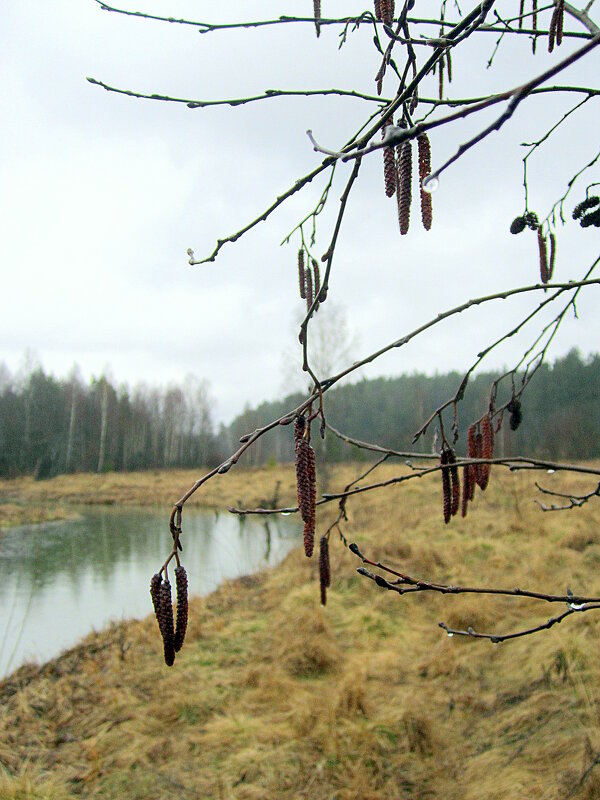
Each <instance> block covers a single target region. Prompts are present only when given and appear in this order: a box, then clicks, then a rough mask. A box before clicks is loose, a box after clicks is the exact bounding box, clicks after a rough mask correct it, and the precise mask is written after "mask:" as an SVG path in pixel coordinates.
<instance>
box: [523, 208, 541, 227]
mask: <svg viewBox="0 0 600 800" xmlns="http://www.w3.org/2000/svg"><path fill="white" fill-rule="evenodd" d="M525 223H526V225H527V227H528V228H530V229H531V230H532V231H537V229H538V228H539V227H540V221H539V220H538V215H537V214H536V213H535V211H528V212H527V214H525Z"/></svg>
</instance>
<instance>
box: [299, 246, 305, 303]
mask: <svg viewBox="0 0 600 800" xmlns="http://www.w3.org/2000/svg"><path fill="white" fill-rule="evenodd" d="M298 283H299V285H300V297H301V298H302V300H306V275H305V274H304V250H303V249H302V248H300V250H298Z"/></svg>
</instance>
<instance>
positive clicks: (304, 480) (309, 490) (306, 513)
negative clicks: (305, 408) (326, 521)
mask: <svg viewBox="0 0 600 800" xmlns="http://www.w3.org/2000/svg"><path fill="white" fill-rule="evenodd" d="M294 461H295V465H296V487H297V490H298V509H299V511H300V516H301V517H302V522H303V523H304V552H305V554H306V556H307V558H310V557H311V556H312V554H313V550H314V546H315V524H316V510H315V506H316V502H317V472H316V466H315V451H314V450H313V448H312V446H311V444H310V424H308V423H307V422H306V419H305V418H304V417H303V416H301V415H300V416H298V417H296V420H295V422H294ZM319 581H320V584H321V603H322V604H323V605H325V604H326V603H327V587H328V586H329V584H330V582H331V572H330V568H329V539H328V535H325V536H321V539H320V541H319Z"/></svg>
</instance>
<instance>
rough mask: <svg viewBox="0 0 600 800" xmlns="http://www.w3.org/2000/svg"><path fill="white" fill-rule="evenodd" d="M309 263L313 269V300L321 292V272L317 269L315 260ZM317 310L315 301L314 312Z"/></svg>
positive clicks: (317, 305) (317, 306) (317, 265)
mask: <svg viewBox="0 0 600 800" xmlns="http://www.w3.org/2000/svg"><path fill="white" fill-rule="evenodd" d="M311 263H312V268H313V282H314V295H315V299H317V298H318V297H319V292H320V291H321V270H320V269H319V262H318V261H317V260H316V259H315V258H313V259H311ZM318 308H319V302H318V301H317V303H316V305H315V311H317V310H318Z"/></svg>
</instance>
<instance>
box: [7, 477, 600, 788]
mask: <svg viewBox="0 0 600 800" xmlns="http://www.w3.org/2000/svg"><path fill="white" fill-rule="evenodd" d="M386 469H387V470H388V471H387V473H386V472H385V470H384V471H383V474H388V475H389V474H392V471H393V467H390V468H389V469H388V468H387V467H386ZM350 472H351V469H350V468H349V467H345V468H343V469H341V470H340V471H339V472H338V478H337V482H343V481H344V480H346V478H347V476H348V474H350ZM340 473H343V474H340ZM232 477H233V474H232ZM278 477H280V478H281V479H282V481H283V484H282V491H283V488H285V489H286V491H287V488H286V487H287V484H289V483H290V480H291V479H292V476H291V474H289V473H288V471H286V470H283V471H282V473H281V474H280V473H279V472H277V473H274V472H271V473H270V474H269V473H267V471H264V470H263V471H249V472H246V473H244V472H238V473H237V475H236V476H235V480H236V481H237V482H238V483H237V484H236V485H235V489H234V490H233V492H232V494H233V496H234V498H235V499H237V497H236V495H237V494H238V492H239V497H240V498H244V499H248V498H250V499H252V495H254V497H256V496H257V494H261V493H263V492H264V493H265V494H264V496H265V497H268V487H267V483H266V479H267V478H269V479H270V481H271V482H272V483H273V484H274V482H275V480H276V479H277V478H278ZM259 479H260V481H262V484H260V483H259V484H258V485H260V486H261V487H262V488H260V490H258V489H257V485H256V484H255V486H254V487H253V486H252V482H253V481H258V480H259ZM65 480H67V479H65ZM69 480H73V479H69ZM244 481H246V482H247V483H246V486H244ZM186 482H187V481H186ZM53 483H54V482H49V483H47V484H44V485H43V486H44V487H48V486H51V485H52V484H53ZM544 483H545V485H550V484H551V485H556V486H559V485H560V486H562V487H563V488H566V487H568V488H569V490H571V491H575V490H576V489H577V488H580V489H582V490H585V488H586V483H587V482H586V481H582V480H581V479H580V478H577V477H576V476H560V475H552V476H546V479H545V481H544ZM532 484H533V481H532V479H531V478H530V477H529V476H528V475H526V474H524V473H520V474H519V473H517V474H515V475H512V476H508V475H505V474H502V473H501V472H500V471H499V470H495V471H494V472H493V474H492V479H491V481H490V486H489V488H488V490H487V491H486V493H485V494H481V493H479V492H478V495H477V498H476V501H475V504H474V506H473V507H472V508H471V510H470V512H469V516H468V517H467V519H466V520H453V521H452V523H451V524H450V525H449V526H445V525H444V524H443V522H442V518H441V497H440V494H441V492H440V487H439V486H438V484H437V482H435V481H431V480H430V481H429V482H423V481H415V482H413V483H410V484H407V485H405V486H404V487H402V488H401V489H399V488H395V489H394V488H390V489H385V490H382V491H380V492H378V493H373V494H371V495H370V496H369V495H364V496H360V497H357V498H355V499H354V500H353V501H351V502H349V504H348V511H349V515H350V522H349V524H348V525H347V526H346V529H345V530H346V534H347V535H348V537H349V540H350V541H352V540H356V541H357V542H359V543H360V545H361V547H362V548H363V549H364V552H365V553H367V554H369V555H371V556H373V557H375V558H381V559H382V560H388V561H390V562H394V563H395V564H397V565H398V566H404V568H405V569H406V570H407V571H410V572H411V573H412V574H416V575H420V576H423V577H428V578H431V579H436V580H440V581H448V580H452V581H453V582H469V583H472V584H474V583H478V582H485V583H487V584H495V585H506V586H515V585H521V586H524V587H525V586H526V587H532V588H539V587H541V588H547V589H551V590H557V591H564V590H565V588H566V586H567V584H569V585H570V586H571V588H572V589H573V590H574V591H578V590H586V591H590V592H596V593H600V571H599V569H598V566H599V564H600V543H599V542H598V540H597V537H596V532H597V531H598V530H599V523H600V506H599V505H598V504H596V505H595V506H594V505H593V504H588V506H586V507H585V508H583V509H580V510H576V511H571V512H568V513H567V514H562V515H561V514H542V513H541V512H540V511H539V510H538V509H537V507H536V506H535V505H534V503H533V500H532V498H533V496H534V491H533V488H532ZM184 485H185V484H184ZM223 485H225V482H224V481H223ZM170 488H171V491H170V492H169V493H168V497H169V500H172V499H173V495H172V488H173V484H171V487H170ZM111 491H112V490H111ZM115 491H116V490H115ZM165 494H166V492H165ZM175 494H177V491H176V492H175ZM284 497H285V494H284ZM57 499H58V495H57ZM230 499H231V498H230V497H228V498H227V499H226V502H227V501H229V500H230ZM332 513H333V509H331V510H329V511H327V512H325V513H323V514H322V515H321V520H320V526H321V525H323V524H324V523H325V521H326V519H325V518H326V517H327V516H331V514H332ZM184 524H185V520H184ZM314 561H315V560H314V559H312V560H311V561H309V560H307V559H306V558H305V557H304V555H303V553H302V552H301V551H300V549H298V550H297V551H295V552H293V553H292V554H290V556H289V557H288V558H287V559H286V561H285V562H284V563H283V564H282V565H281V566H280V567H278V568H277V569H275V570H273V571H270V572H265V573H263V574H260V575H258V576H254V577H252V578H245V579H240V580H238V581H235V582H230V583H227V584H225V585H223V586H222V587H221V588H220V589H219V590H218V591H217V592H215V593H214V594H212V595H210V596H208V597H206V598H201V599H195V600H194V601H193V602H192V603H191V608H190V614H191V620H190V622H191V624H190V630H189V640H188V641H187V642H186V645H185V647H184V649H183V651H182V652H181V653H180V655H179V656H178V660H177V664H176V666H175V667H174V668H173V669H168V668H166V667H165V666H164V665H163V664H162V659H161V647H160V642H159V635H158V631H157V629H156V622H155V621H154V619H152V618H148V619H146V620H144V621H142V622H131V623H125V624H123V625H119V626H117V627H113V628H112V629H110V630H108V631H105V632H102V633H99V634H94V635H92V636H90V637H89V638H88V639H87V640H86V641H85V642H84V643H83V644H82V645H80V646H79V647H77V648H75V649H74V650H71V651H69V652H68V653H66V654H64V655H63V656H61V657H60V658H59V659H57V660H55V661H53V662H51V663H49V664H47V665H46V666H44V667H42V668H41V669H38V668H33V667H23V668H22V669H20V670H19V671H17V672H16V673H15V674H14V675H13V676H11V677H10V678H9V679H8V680H6V681H5V682H4V683H3V684H0V698H1V703H0V714H1V715H2V719H1V723H0V763H1V764H2V765H4V769H5V770H6V774H5V775H4V776H1V777H0V798H5V797H6V798H15V799H16V798H36V799H37V798H40V800H49V798H54V797H56V798H59V799H60V800H62V798H64V797H67V798H74V797H80V796H85V797H97V798H114V797H119V798H124V800H133V798H144V799H145V800H146V799H148V800H152V799H153V798H161V800H163V798H165V797H173V798H175V797H177V798H186V797H194V798H195V797H199V798H228V799H229V798H234V799H235V800H255V799H256V800H258V799H259V798H260V800H276V799H279V798H284V800H287V798H289V799H290V800H291V798H303V797H306V798H309V797H310V798H311V800H326V799H327V800H329V799H330V798H336V800H351V799H355V798H361V800H383V798H385V800H400V799H401V798H402V799H404V798H439V799H440V800H441V799H442V798H443V799H444V800H476V799H477V800H481V798H485V799H486V800H500V799H502V800H504V798H506V800H508V799H509V798H510V799H511V800H512V799H513V798H515V797H521V796H522V797H543V798H544V800H559V798H560V800H564V798H568V797H575V798H581V799H583V798H586V799H588V798H593V797H598V796H599V794H600V767H596V768H594V766H593V765H594V764H595V761H596V759H597V757H598V753H600V725H599V709H600V691H599V687H600V660H599V659H598V650H599V646H600V618H598V617H594V616H593V614H592V613H590V614H588V615H581V616H576V617H575V618H570V619H569V620H568V621H566V622H565V623H563V625H561V626H559V627H557V628H554V629H553V630H552V631H550V632H548V633H545V634H540V635H538V636H537V637H529V638H525V639H522V640H517V641H515V642H513V643H511V644H509V643H505V644H502V645H492V644H490V643H487V642H474V641H469V640H463V639H458V638H456V637H455V638H453V639H449V638H448V637H447V636H445V635H443V634H442V633H441V632H440V630H439V629H438V627H437V622H438V621H440V620H444V621H446V622H449V623H452V624H455V625H459V626H467V625H473V626H474V627H481V628H483V629H485V630H494V631H498V632H503V631H507V630H509V629H512V628H515V627H521V626H527V625H529V624H531V623H534V622H538V621H543V620H544V619H546V618H547V617H548V616H549V615H550V614H551V613H552V612H551V609H550V608H547V607H546V606H544V605H543V604H539V603H538V604H535V603H533V602H526V603H523V602H521V601H518V600H516V599H510V598H509V599H504V600H503V599H500V600H498V601H495V600H493V599H490V598H473V597H472V596H471V597H434V596H428V595H419V596H406V597H404V598H399V597H397V596H396V595H394V594H392V593H389V592H385V591H382V590H380V589H378V588H377V587H375V586H374V585H373V584H372V583H371V582H369V581H367V580H366V579H363V578H360V577H359V576H358V575H357V574H356V572H355V569H356V566H357V560H356V558H355V557H354V556H352V555H351V554H350V553H349V552H348V551H347V550H344V549H343V547H342V546H341V543H340V542H338V541H332V545H331V561H332V587H331V591H330V594H329V600H328V604H327V607H326V608H325V609H321V608H320V606H319V604H318V595H319V591H318V580H317V569H316V563H314Z"/></svg>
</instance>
